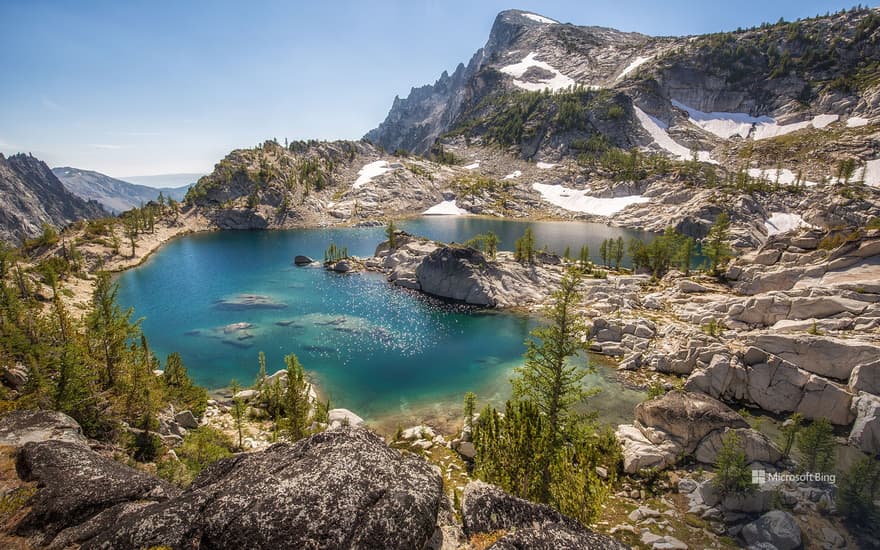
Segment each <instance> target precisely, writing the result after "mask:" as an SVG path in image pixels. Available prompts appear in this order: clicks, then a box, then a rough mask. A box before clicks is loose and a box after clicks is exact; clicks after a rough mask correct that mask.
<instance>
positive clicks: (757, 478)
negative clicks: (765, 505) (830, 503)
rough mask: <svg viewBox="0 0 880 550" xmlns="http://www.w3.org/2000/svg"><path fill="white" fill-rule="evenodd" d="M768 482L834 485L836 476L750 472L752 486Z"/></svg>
mask: <svg viewBox="0 0 880 550" xmlns="http://www.w3.org/2000/svg"><path fill="white" fill-rule="evenodd" d="M768 481H771V482H794V483H827V484H831V485H834V484H836V483H837V476H836V475H835V474H827V473H824V472H802V473H799V474H789V473H784V472H769V473H768V472H767V471H766V470H752V485H763V484H765V483H767V482H768Z"/></svg>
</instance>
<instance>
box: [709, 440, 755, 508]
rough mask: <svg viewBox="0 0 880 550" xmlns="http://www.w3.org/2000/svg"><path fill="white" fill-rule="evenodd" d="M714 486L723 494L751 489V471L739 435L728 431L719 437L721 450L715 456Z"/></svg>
mask: <svg viewBox="0 0 880 550" xmlns="http://www.w3.org/2000/svg"><path fill="white" fill-rule="evenodd" d="M712 483H714V485H715V487H717V488H718V490H719V491H720V492H721V494H723V495H728V494H734V493H744V492H748V491H750V490H751V489H752V472H751V470H750V469H749V461H748V458H747V457H746V452H745V451H744V450H743V449H742V447H741V445H740V439H739V435H737V433H736V432H735V431H733V430H730V431H728V432H727V433H726V434H725V435H724V437H723V438H722V439H721V450H720V451H719V452H718V455H717V457H716V458H715V478H714V479H713V480H712Z"/></svg>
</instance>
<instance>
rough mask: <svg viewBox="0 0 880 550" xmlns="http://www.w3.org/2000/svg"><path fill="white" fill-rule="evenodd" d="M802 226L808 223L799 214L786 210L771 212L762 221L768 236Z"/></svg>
mask: <svg viewBox="0 0 880 550" xmlns="http://www.w3.org/2000/svg"><path fill="white" fill-rule="evenodd" d="M803 226H807V227H809V226H810V224H808V223H807V222H805V221H804V219H803V218H802V217H800V215H798V214H789V213H786V212H771V213H770V217H769V218H767V221H765V222H764V227H766V228H767V235H768V236H769V235H777V234H779V233H785V232H787V231H791V230H793V229H797V228H798V227H803Z"/></svg>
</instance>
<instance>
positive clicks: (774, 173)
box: [749, 168, 819, 187]
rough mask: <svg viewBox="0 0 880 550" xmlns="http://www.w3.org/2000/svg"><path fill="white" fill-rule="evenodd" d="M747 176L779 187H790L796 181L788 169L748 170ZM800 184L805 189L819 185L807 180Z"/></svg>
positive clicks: (795, 176)
mask: <svg viewBox="0 0 880 550" xmlns="http://www.w3.org/2000/svg"><path fill="white" fill-rule="evenodd" d="M749 175H750V176H751V177H753V178H764V179H765V180H767V181H769V182H772V183H775V182H777V181H778V182H779V183H780V184H781V185H791V184H793V183H794V182H795V181H797V174H795V173H794V172H792V171H791V170H789V169H788V168H779V169H776V168H749ZM777 178H778V179H777ZM801 183H803V184H804V185H806V186H807V187H812V186H814V185H819V184H818V183H817V182H815V181H807V180H803V181H802V182H801Z"/></svg>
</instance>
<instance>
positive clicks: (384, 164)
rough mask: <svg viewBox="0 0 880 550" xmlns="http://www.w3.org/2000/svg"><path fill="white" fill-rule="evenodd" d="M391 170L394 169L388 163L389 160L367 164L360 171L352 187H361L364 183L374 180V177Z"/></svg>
mask: <svg viewBox="0 0 880 550" xmlns="http://www.w3.org/2000/svg"><path fill="white" fill-rule="evenodd" d="M390 170H392V168H391V166H390V165H389V164H388V161H385V160H377V161H375V162H371V163H369V164H365V165H364V167H363V168H361V169H360V170H359V171H358V177H357V179H356V180H355V182H354V183H353V184H352V188H353V189H360V188H361V187H363V186H364V185H367V184H368V183H370V182H372V181H373V178H375V177H378V176H381V175H382V174H384V173H386V172H388V171H390Z"/></svg>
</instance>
